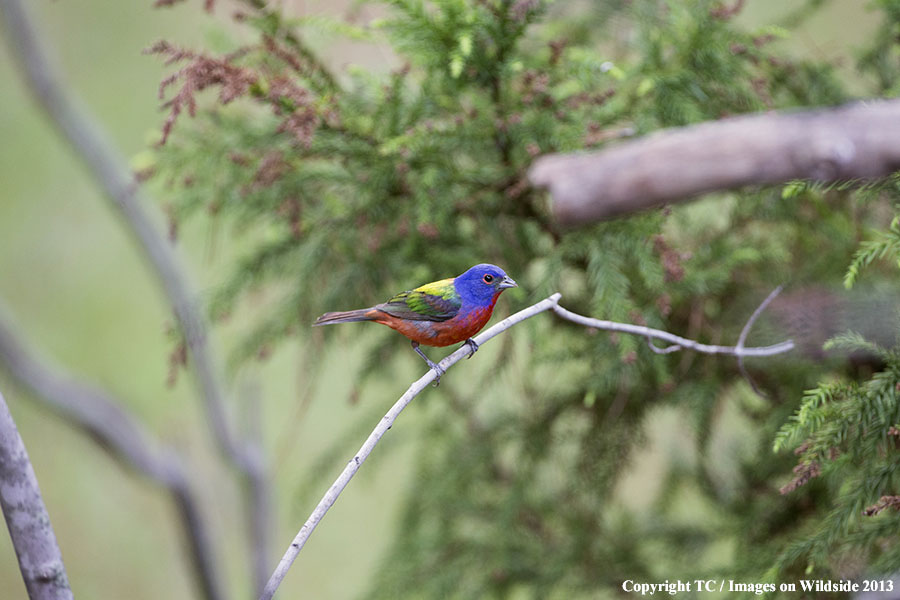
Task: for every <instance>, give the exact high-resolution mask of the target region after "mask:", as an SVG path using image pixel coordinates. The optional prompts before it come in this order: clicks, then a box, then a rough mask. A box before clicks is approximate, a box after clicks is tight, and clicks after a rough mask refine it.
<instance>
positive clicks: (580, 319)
mask: <svg viewBox="0 0 900 600" xmlns="http://www.w3.org/2000/svg"><path fill="white" fill-rule="evenodd" d="M561 297H562V294H559V293H556V294H553V295H552V296H550V297H549V298H546V299H544V300H541V301H540V302H538V303H537V304H533V305H531V306H529V307H528V308H525V309H523V310H520V311H519V312H517V313H515V314H513V315H510V316H509V317H507V318H505V319H503V320H502V321H500V322H499V323H497V324H496V325H494V326H493V327H490V328H489V329H486V330H485V331H483V332H481V333H480V334H478V335H477V336H475V337H474V338H473V339H474V340H475V342H476V343H477V344H478V345H479V346H480V345H481V344H483V343H485V342H486V341H488V340H490V339H491V338H493V337H495V336H497V335H499V334H501V333H503V332H504V331H506V330H507V329H509V328H510V327H512V326H513V325H516V324H517V323H521V322H522V321H524V320H525V319H528V318H530V317H533V316H534V315H536V314H539V313H542V312H544V311H547V310H552V311H553V312H555V313H556V314H557V315H558V316H559V317H561V318H563V319H565V320H567V321H572V322H573V323H577V324H579V325H584V326H585V327H592V328H595V329H604V330H607V331H619V332H622V333H629V334H633V335H639V336H641V337H646V338H647V339H648V340H650V339H658V340H663V341H666V342H669V343H671V344H673V346H672V347H671V348H672V349H673V350H680V349H682V348H686V349H690V350H694V351H696V352H702V353H705V354H726V355H731V356H738V357H742V356H772V355H775V354H782V353H784V352H789V351H790V350H793V349H794V343H793V342H791V341H786V342H782V343H780V344H775V345H773V346H766V347H763V348H743V347H741V348H737V347H733V346H710V345H708V344H701V343H699V342H695V341H693V340H689V339H686V338H683V337H680V336H677V335H674V334H671V333H668V332H666V331H660V330H659V329H652V328H650V327H641V326H639V325H629V324H626V323H616V322H613V321H601V320H600V319H592V318H590V317H584V316H581V315H579V314H576V313H573V312H570V311H568V310H566V309H564V308H562V307H561V306H560V305H559V299H560V298H561ZM767 303H768V299H767V301H766V302H764V303H763V304H764V305H765V304H767ZM763 307H764V306H763ZM757 311H758V312H761V311H762V308H760V309H757ZM756 316H758V315H757V314H756V313H754V316H753V317H751V324H752V321H753V320H755V318H756ZM657 350H659V349H657ZM673 350H670V349H668V348H667V349H666V350H665V352H666V353H668V352H669V351H673ZM470 355H471V350H469V347H468V346H467V345H465V344H463V345H462V346H461V347H460V348H458V349H457V350H456V351H455V352H453V353H452V354H450V355H448V356H446V357H444V359H443V360H441V361H440V362H439V363H438V366H439V367H440V368H441V369H443V370H444V371H447V369H449V368H450V367H451V366H453V365H455V364H456V363H458V362H459V361H460V360H462V359H463V358H466V357H467V356H470ZM436 377H437V373H435V372H434V370H433V369H429V371H428V372H427V373H425V374H424V375H423V376H422V377H420V378H419V379H418V380H417V381H416V382H414V383H413V384H412V385H411V386H409V389H407V390H406V393H404V394H403V395H402V396H401V397H400V399H399V400H397V401H396V402H395V403H394V405H393V406H392V407H391V408H390V410H389V411H388V412H387V414H386V415H384V417H382V418H381V421H380V422H379V423H378V425H376V426H375V429H374V430H372V433H370V434H369V437H368V438H366V441H365V442H364V443H363V445H362V447H360V449H359V450H358V451H357V453H356V455H355V456H354V457H353V458H351V459H350V461H349V462H348V463H347V466H346V467H344V470H343V471H342V472H341V474H340V475H339V476H338V478H337V479H336V480H335V481H334V483H332V484H331V487H330V488H328V491H327V492H326V493H325V495H324V496H323V497H322V499H321V500H319V503H318V504H317V505H316V508H315V509H314V510H313V512H312V514H311V515H310V516H309V518H308V519H306V523H304V524H303V527H301V528H300V531H299V532H298V533H297V535H296V537H294V541H293V542H291V545H290V546H289V547H288V549H287V551H286V552H285V553H284V556H283V557H282V558H281V561H280V562H279V563H278V566H277V567H276V568H275V572H274V573H272V576H271V577H270V578H269V582H268V583H267V584H266V587H265V589H264V590H263V593H262V594H261V595H260V596H259V600H271V598H272V597H273V596H274V595H275V592H276V590H277V589H278V586H279V585H281V582H282V580H283V579H284V577H285V575H287V572H288V570H289V569H290V568H291V565H292V564H293V563H294V560H296V558H297V555H298V554H299V553H300V550H301V549H302V548H303V546H304V544H306V541H307V540H308V539H309V536H310V535H312V532H313V531H314V530H315V528H316V526H317V525H318V524H319V522H320V521H321V520H322V518H323V517H324V516H325V513H327V512H328V510H329V509H330V508H331V507H332V506H333V505H334V503H335V502H336V501H337V499H338V496H340V495H341V492H343V491H344V488H346V487H347V484H348V483H350V480H351V479H352V478H353V476H354V475H355V474H356V472H357V471H358V470H359V467H360V466H361V465H362V463H364V462H365V461H366V459H367V458H368V457H369V454H371V453H372V450H374V449H375V445H376V444H378V442H379V441H380V440H381V438H382V437H383V436H384V434H385V433H387V431H388V429H390V428H391V426H392V425H393V424H394V421H395V420H396V419H397V417H398V416H399V415H400V413H401V412H402V411H403V409H405V408H406V407H407V406H408V405H409V403H410V402H412V400H413V398H415V397H416V396H418V395H419V394H420V393H422V391H423V390H425V388H427V387H428V384H429V383H431V382H432V381H434V380H435V378H436Z"/></svg>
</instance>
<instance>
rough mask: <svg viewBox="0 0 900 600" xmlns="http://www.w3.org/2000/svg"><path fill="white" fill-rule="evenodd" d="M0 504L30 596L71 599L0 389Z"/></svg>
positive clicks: (44, 512)
mask: <svg viewBox="0 0 900 600" xmlns="http://www.w3.org/2000/svg"><path fill="white" fill-rule="evenodd" d="M0 508H2V509H3V517H4V518H5V519H6V526H7V528H8V529H9V537H10V538H11V539H12V544H13V548H15V550H16V557H17V558H18V559H19V571H21V572H22V579H23V580H24V581H25V589H26V590H27V591H28V597H29V598H30V599H31V600H71V598H72V589H71V588H70V587H69V578H68V576H67V575H66V567H65V565H64V564H63V560H62V553H61V552H60V551H59V545H58V544H57V543H56V535H55V534H54V533H53V526H52V525H51V524H50V515H49V514H47V507H46V506H44V500H43V498H41V490H40V488H39V487H38V482H37V477H36V476H35V474H34V468H33V467H32V466H31V461H30V460H29V459H28V452H27V451H26V450H25V443H24V442H23V441H22V437H21V436H20V435H19V430H18V429H17V428H16V423H15V421H13V418H12V415H11V414H10V412H9V407H7V406H6V401H5V400H4V399H3V394H0Z"/></svg>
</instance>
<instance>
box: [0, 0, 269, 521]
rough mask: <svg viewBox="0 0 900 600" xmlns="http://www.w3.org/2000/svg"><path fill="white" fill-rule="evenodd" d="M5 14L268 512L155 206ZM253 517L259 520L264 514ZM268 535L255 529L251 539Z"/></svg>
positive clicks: (9, 6) (43, 101)
mask: <svg viewBox="0 0 900 600" xmlns="http://www.w3.org/2000/svg"><path fill="white" fill-rule="evenodd" d="M0 14H2V17H3V19H2V20H3V23H4V24H5V29H6V35H5V36H4V37H5V38H6V39H7V40H8V44H9V47H10V50H11V54H12V56H13V58H14V59H15V60H16V61H17V62H18V63H19V65H20V67H21V71H22V75H23V76H24V79H25V81H26V83H27V87H28V88H29V90H30V91H31V92H32V93H33V95H34V97H35V99H36V100H37V103H38V104H39V105H40V106H41V107H42V108H43V109H44V111H45V112H46V113H47V116H48V117H49V119H50V122H51V123H52V124H53V125H55V126H56V127H57V129H58V130H59V131H60V133H61V134H62V137H63V138H64V139H65V140H66V141H67V142H68V143H69V144H71V146H72V148H73V149H74V150H75V152H76V155H77V156H78V157H79V158H80V159H81V160H83V161H84V163H85V164H86V166H87V167H88V169H89V170H90V172H91V174H92V175H93V176H94V179H95V180H96V182H97V183H98V184H99V185H100V186H101V187H102V188H103V190H104V191H105V192H106V195H107V197H108V198H109V199H110V200H112V205H113V206H114V207H115V208H116V209H117V211H118V213H119V214H120V215H121V217H122V218H123V222H124V223H125V224H126V225H127V227H128V229H129V230H130V231H131V233H132V234H133V235H134V237H135V239H136V240H137V242H138V246H139V248H140V249H141V250H142V251H143V253H144V256H145V257H146V259H147V260H148V261H149V263H150V265H151V266H152V270H153V272H154V274H155V275H156V277H157V279H158V282H159V284H160V286H161V287H162V289H163V291H164V292H165V295H166V298H167V299H168V301H169V302H170V303H171V305H172V310H173V312H174V313H175V316H176V318H177V320H178V323H179V324H180V326H181V331H182V334H183V335H184V340H185V343H186V345H187V347H188V350H189V351H190V355H191V361H190V364H191V366H192V369H193V371H194V373H195V375H196V381H197V384H198V385H199V388H200V391H201V396H202V398H203V401H204V405H205V409H206V413H207V415H208V416H209V422H210V426H211V428H212V431H213V436H214V438H215V440H216V442H217V444H218V446H219V449H220V451H221V452H222V454H223V455H224V456H225V457H226V459H227V460H229V461H230V462H232V463H233V464H234V465H235V466H236V467H237V468H238V469H239V470H240V471H241V473H242V474H243V477H244V482H245V485H244V492H245V501H246V502H248V503H249V504H250V506H251V508H250V510H252V511H257V512H259V511H262V510H265V507H263V506H259V505H255V504H254V502H255V500H256V499H260V498H264V497H267V495H268V492H267V491H264V490H258V489H255V486H259V485H267V480H266V477H265V474H264V468H263V465H262V463H261V460H260V459H261V455H260V453H259V452H255V451H253V449H251V448H247V447H246V445H245V444H244V443H243V442H242V441H240V440H238V439H237V438H236V436H234V435H233V434H232V431H231V427H230V426H229V419H228V415H227V410H226V403H225V393H224V385H223V384H222V379H221V377H220V374H219V372H218V369H217V368H216V361H215V360H214V358H213V352H212V350H211V348H210V346H209V344H208V341H207V332H206V324H205V321H204V319H203V317H202V315H201V312H200V310H199V308H198V307H197V304H196V301H195V297H196V296H195V294H194V293H193V291H192V290H191V289H190V286H189V285H188V279H187V276H186V275H185V273H184V271H183V270H182V268H181V265H180V264H179V262H178V260H176V257H175V255H174V253H173V251H172V249H171V248H170V246H169V245H168V242H167V241H166V238H165V237H164V236H162V235H160V233H159V232H158V231H157V229H156V227H154V225H153V223H152V220H151V219H150V217H149V215H148V214H147V212H146V211H145V208H144V207H146V206H151V205H152V204H153V203H152V202H150V201H149V200H148V199H147V198H146V197H145V196H144V195H143V193H142V192H141V190H140V188H139V187H138V185H137V183H136V182H135V181H134V178H133V176H132V174H131V171H130V170H129V168H128V167H127V165H126V164H125V162H124V161H123V160H122V158H121V156H120V154H119V153H118V152H116V151H115V150H114V149H113V147H112V146H111V145H110V144H109V143H108V142H107V140H106V139H105V138H104V136H103V134H102V129H101V128H100V127H98V126H97V124H96V123H94V122H93V119H92V118H91V117H90V116H89V115H88V114H87V113H86V112H85V111H83V110H80V109H79V107H78V106H77V105H76V102H75V99H74V98H73V95H72V94H71V92H70V90H67V89H65V88H64V87H63V86H62V85H61V84H60V80H59V78H58V77H57V76H56V75H55V73H54V72H53V70H52V69H51V68H50V64H49V62H48V60H47V58H46V56H45V54H44V52H43V49H42V48H41V45H40V41H39V37H38V35H37V33H36V32H35V30H34V28H33V27H32V25H31V22H30V20H29V18H28V15H27V13H26V12H25V9H24V7H23V6H22V4H21V2H20V0H0ZM251 521H252V522H253V523H262V522H264V521H265V519H262V518H259V519H252V520H251ZM264 535H265V534H262V533H257V534H254V536H253V537H255V538H259V537H263V536H264Z"/></svg>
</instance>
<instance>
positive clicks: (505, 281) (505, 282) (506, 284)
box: [497, 275, 519, 290]
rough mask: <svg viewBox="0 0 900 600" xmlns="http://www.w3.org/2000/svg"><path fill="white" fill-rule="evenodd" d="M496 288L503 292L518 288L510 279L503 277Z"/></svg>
mask: <svg viewBox="0 0 900 600" xmlns="http://www.w3.org/2000/svg"><path fill="white" fill-rule="evenodd" d="M497 287H498V288H500V289H501V290H505V289H506V288H511V287H519V284H518V283H516V282H515V281H513V280H512V278H511V277H509V276H506V275H504V276H503V279H502V280H500V285H498V286H497Z"/></svg>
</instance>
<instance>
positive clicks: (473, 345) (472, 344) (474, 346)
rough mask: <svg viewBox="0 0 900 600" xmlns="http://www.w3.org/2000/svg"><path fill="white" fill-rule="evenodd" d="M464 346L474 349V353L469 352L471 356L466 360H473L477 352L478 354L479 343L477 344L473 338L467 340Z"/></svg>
mask: <svg viewBox="0 0 900 600" xmlns="http://www.w3.org/2000/svg"><path fill="white" fill-rule="evenodd" d="M463 344H465V345H466V346H468V347H469V348H471V349H472V351H471V352H469V355H468V356H467V357H466V359H470V358H472V355H473V354H475V353H476V352H478V342H476V341H475V340H473V339H472V338H469V339H467V340H466V341H465V342H463Z"/></svg>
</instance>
